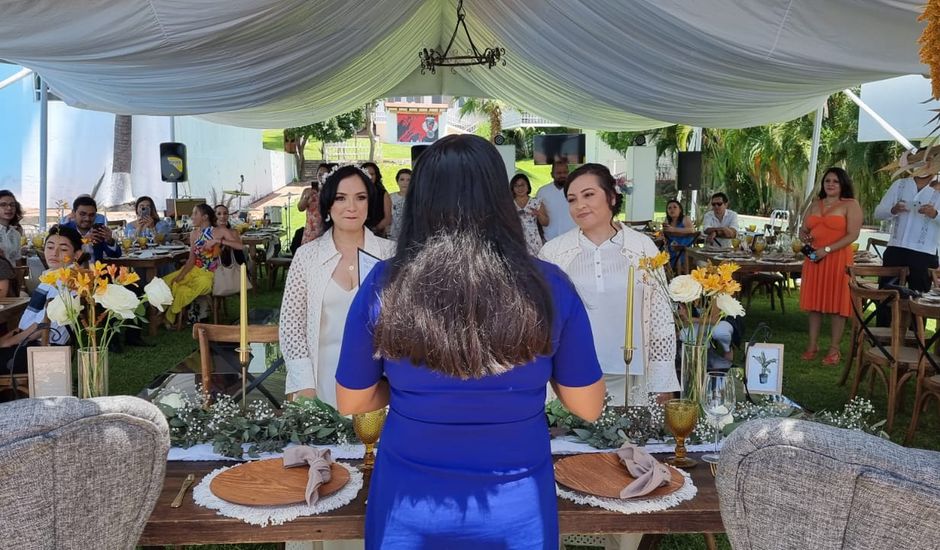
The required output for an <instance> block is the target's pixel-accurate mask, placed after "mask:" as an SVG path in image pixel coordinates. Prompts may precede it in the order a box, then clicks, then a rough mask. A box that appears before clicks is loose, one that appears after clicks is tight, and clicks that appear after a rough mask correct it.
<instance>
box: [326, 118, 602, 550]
mask: <svg viewBox="0 0 940 550" xmlns="http://www.w3.org/2000/svg"><path fill="white" fill-rule="evenodd" d="M400 237H401V239H400V240H399V244H398V252H397V254H396V255H395V257H394V258H392V259H391V260H389V261H388V262H383V263H380V264H378V265H377V266H376V267H375V268H374V269H373V271H372V273H370V274H369V276H368V277H367V278H366V280H365V281H364V282H363V284H362V286H361V287H360V289H359V292H358V294H357V295H356V298H355V299H354V300H353V303H352V306H351V308H350V310H349V316H348V317H347V320H346V328H345V333H344V337H343V346H342V352H341V354H340V360H339V367H338V370H337V373H336V382H337V384H336V397H337V404H338V406H339V409H340V411H341V412H343V413H345V414H349V413H358V412H368V411H372V410H376V409H379V408H382V407H384V406H386V405H388V406H389V412H388V419H387V421H386V424H385V429H384V431H383V433H382V440H381V450H380V452H379V453H378V456H377V459H376V464H375V470H374V472H373V475H372V479H371V482H370V488H369V501H368V502H369V506H368V508H367V512H366V529H365V532H366V536H365V539H366V547H367V548H382V549H387V548H409V549H411V548H474V549H476V548H538V549H542V548H557V547H558V511H557V506H556V496H555V482H554V475H553V470H552V458H551V449H550V446H549V436H548V427H547V424H546V420H545V413H544V402H545V387H546V383H547V382H551V383H552V384H553V387H554V389H555V391H556V393H557V394H558V396H559V398H560V399H561V401H562V403H564V404H565V405H566V406H567V407H568V408H569V409H570V410H571V411H572V412H573V413H575V414H577V415H579V416H581V417H582V418H585V419H587V420H594V419H596V418H597V417H598V416H599V415H600V412H601V409H602V406H603V400H604V383H603V381H602V379H601V371H600V366H599V365H598V362H597V356H596V354H595V352H594V347H593V344H592V342H593V340H592V336H591V327H590V322H589V321H588V318H587V314H586V312H585V309H584V306H583V304H582V303H581V299H580V298H579V297H578V294H577V292H576V291H575V289H574V287H573V285H572V284H571V282H570V281H569V280H568V278H567V277H566V276H565V275H564V274H563V273H562V272H561V271H560V270H559V269H558V268H557V267H555V266H553V265H551V264H548V263H546V262H542V261H540V260H537V259H535V258H533V257H532V256H531V255H529V253H528V251H527V249H526V243H525V238H524V237H523V235H522V229H521V226H520V224H519V220H518V218H517V215H516V209H515V207H514V205H513V200H512V196H511V195H510V194H509V193H507V192H506V185H505V168H504V167H503V163H502V161H501V159H500V156H499V153H498V151H497V150H496V148H495V147H493V145H491V144H490V143H489V142H487V141H486V140H484V139H482V138H479V137H476V136H473V135H462V136H456V135H455V136H447V137H445V138H442V139H440V140H438V141H437V142H436V143H435V144H434V145H432V146H431V147H430V148H429V149H428V150H427V151H425V152H424V153H423V154H422V156H421V159H420V161H419V162H418V163H417V166H416V167H415V172H414V176H413V179H412V183H411V188H410V189H409V192H408V196H407V198H406V199H405V210H404V220H403V224H402V230H401V236H400Z"/></svg>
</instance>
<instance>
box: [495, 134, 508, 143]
mask: <svg viewBox="0 0 940 550" xmlns="http://www.w3.org/2000/svg"><path fill="white" fill-rule="evenodd" d="M493 143H495V144H496V145H502V144H504V143H506V136H504V135H503V134H496V136H495V137H494V138H493Z"/></svg>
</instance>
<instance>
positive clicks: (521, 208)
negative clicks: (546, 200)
mask: <svg viewBox="0 0 940 550" xmlns="http://www.w3.org/2000/svg"><path fill="white" fill-rule="evenodd" d="M509 188H510V189H511V190H512V198H513V200H514V201H515V202H516V212H517V213H518V214H519V221H520V222H521V223H522V233H523V234H524V235H525V243H526V247H527V248H528V249H529V254H532V255H533V256H537V255H538V253H539V250H541V248H542V245H543V244H545V241H543V240H542V235H541V234H540V233H539V226H540V225H541V226H543V227H544V226H546V225H548V211H547V210H545V205H544V204H542V199H537V198H532V197H530V196H529V195H531V194H532V183H530V182H529V177H528V176H526V175H525V174H521V173H520V174H516V175H515V176H513V177H512V179H511V180H509Z"/></svg>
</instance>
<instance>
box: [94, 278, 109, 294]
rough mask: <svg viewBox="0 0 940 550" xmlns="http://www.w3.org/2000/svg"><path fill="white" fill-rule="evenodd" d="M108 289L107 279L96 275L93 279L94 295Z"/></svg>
mask: <svg viewBox="0 0 940 550" xmlns="http://www.w3.org/2000/svg"><path fill="white" fill-rule="evenodd" d="M106 290H108V279H107V278H106V277H98V278H96V279H95V288H94V292H93V293H94V294H95V296H101V295H102V294H104V292H105V291H106Z"/></svg>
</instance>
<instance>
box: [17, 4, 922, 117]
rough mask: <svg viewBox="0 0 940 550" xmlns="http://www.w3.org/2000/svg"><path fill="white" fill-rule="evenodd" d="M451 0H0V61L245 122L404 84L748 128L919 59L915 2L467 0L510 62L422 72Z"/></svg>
mask: <svg viewBox="0 0 940 550" xmlns="http://www.w3.org/2000/svg"><path fill="white" fill-rule="evenodd" d="M455 3H456V2H455V1H454V0H318V1H311V0H203V1H200V2H184V1H180V0H69V1H68V2H62V1H58V0H13V1H0V59H4V60H7V61H9V62H12V63H16V64H19V65H22V66H24V67H28V68H31V69H33V70H35V71H36V72H37V73H39V74H40V75H42V76H43V77H44V78H45V79H46V81H47V82H48V83H49V85H50V88H51V89H52V91H53V92H54V93H56V94H57V95H58V96H60V97H62V98H63V99H65V101H66V102H68V103H69V104H70V105H73V106H76V107H83V108H88V109H95V110H103V111H110V112H116V113H124V114H150V115H204V116H205V117H206V118H208V119H211V120H213V121H216V122H221V123H225V124H232V125H237V126H247V127H255V128H272V127H289V126H298V125H302V124H306V123H310V122H314V121H318V120H323V119H325V118H328V117H331V116H333V115H336V114H338V113H341V112H345V111H348V110H351V109H354V108H356V107H359V106H361V105H363V104H364V103H366V102H367V101H369V100H372V99H375V98H379V97H385V96H389V95H415V94H422V95H423V94H432V95H437V94H442V95H476V96H484V97H496V98H500V99H503V100H505V101H507V102H509V103H510V104H512V105H514V106H516V107H519V108H521V109H524V110H526V111H529V112H531V113H534V114H538V115H541V116H544V117H546V118H549V119H551V120H553V121H556V122H558V123H561V124H565V125H568V126H572V127H582V128H603V129H646V128H651V127H656V126H663V125H665V124H668V123H675V122H682V123H686V124H691V125H696V126H704V127H725V128H727V127H747V126H754V125H759V124H764V123H768V122H775V121H782V120H789V119H792V118H794V117H796V116H800V115H803V114H805V113H807V112H809V111H811V110H813V109H815V108H816V107H817V106H818V105H819V104H820V103H821V101H822V100H823V99H824V98H825V97H826V96H827V95H829V94H831V93H833V92H835V91H838V90H841V89H843V88H846V87H849V86H855V85H858V84H860V83H863V82H869V81H873V80H880V79H883V78H889V77H893V76H899V75H904V74H911V73H926V72H927V69H926V67H925V66H924V65H922V64H921V63H920V61H919V60H918V54H917V48H918V46H917V38H918V36H919V35H920V32H921V30H922V28H923V24H921V23H918V22H917V21H916V19H917V16H918V15H919V13H920V10H921V9H922V3H921V2H915V1H908V0H868V1H865V2H859V1H857V0H824V1H823V0H819V1H815V2H806V1H804V2H797V1H794V0H707V1H699V2H692V1H688V0H635V1H629V2H628V1H624V0H466V2H465V8H466V11H467V14H468V26H469V27H470V32H471V35H472V36H473V38H474V42H476V44H477V46H478V47H479V48H481V49H482V48H485V47H490V46H497V45H498V46H502V47H505V48H506V59H507V62H508V64H507V66H505V67H503V66H497V67H496V68H494V69H492V70H490V69H486V68H481V67H477V68H473V69H471V70H469V71H464V70H460V71H459V72H457V73H452V72H451V71H450V70H447V69H445V70H439V71H438V73H437V74H436V75H430V74H428V75H422V74H420V72H419V71H418V67H419V61H418V51H419V50H420V49H421V48H424V47H431V46H438V45H439V44H441V43H444V44H446V42H447V40H449V38H450V35H451V32H452V31H453V27H454V23H455V20H456V16H455V10H454V8H455ZM461 38H462V37H461ZM459 40H460V39H458V43H457V44H456V45H455V47H459V48H460V49H461V50H465V49H466V44H465V43H464V42H460V41H459Z"/></svg>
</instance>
